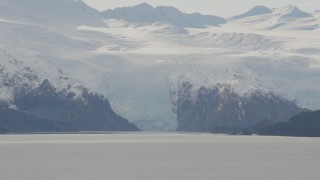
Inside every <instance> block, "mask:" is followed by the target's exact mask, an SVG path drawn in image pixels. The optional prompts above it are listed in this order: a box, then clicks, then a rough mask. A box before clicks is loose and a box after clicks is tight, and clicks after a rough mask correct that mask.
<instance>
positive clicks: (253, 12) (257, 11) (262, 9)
mask: <svg viewBox="0 0 320 180" xmlns="http://www.w3.org/2000/svg"><path fill="white" fill-rule="evenodd" d="M270 13H272V10H271V9H270V8H268V7H266V6H256V7H254V8H252V9H250V10H249V11H248V12H246V13H243V14H240V15H238V16H235V17H233V18H232V19H241V18H246V17H251V16H257V15H262V14H270Z"/></svg>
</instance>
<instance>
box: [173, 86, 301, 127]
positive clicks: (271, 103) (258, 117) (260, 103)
mask: <svg viewBox="0 0 320 180" xmlns="http://www.w3.org/2000/svg"><path fill="white" fill-rule="evenodd" d="M192 88H193V86H192V84H190V83H189V82H184V83H182V85H181V87H180V88H179V91H178V92H175V93H174V94H175V95H176V96H177V99H176V102H175V105H176V113H177V118H178V123H179V124H178V128H177V130H178V131H197V132H223V133H231V132H237V131H242V130H246V129H251V128H252V127H253V126H254V125H256V124H257V123H259V122H260V121H264V120H269V121H272V122H281V121H287V120H288V119H289V118H290V117H292V116H294V115H296V114H298V113H300V112H302V111H305V110H304V109H301V108H299V107H298V106H297V105H296V104H295V103H294V102H290V101H287V100H285V99H282V98H280V97H279V96H276V95H274V94H272V93H268V94H265V93H262V92H258V91H257V92H250V93H247V94H244V95H242V96H241V95H238V94H237V93H236V92H234V91H233V89H232V88H231V87H230V86H229V85H227V84H220V85H217V86H216V87H209V88H208V87H201V88H200V89H198V90H193V89H192Z"/></svg>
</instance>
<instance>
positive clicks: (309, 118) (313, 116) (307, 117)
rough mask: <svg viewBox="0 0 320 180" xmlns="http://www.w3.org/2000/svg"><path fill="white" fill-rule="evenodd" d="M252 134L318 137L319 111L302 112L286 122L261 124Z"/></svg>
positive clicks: (319, 125) (265, 122)
mask: <svg viewBox="0 0 320 180" xmlns="http://www.w3.org/2000/svg"><path fill="white" fill-rule="evenodd" d="M253 132H254V133H256V134H260V135H273V136H303V137H304V136H306V137H320V111H313V112H311V111H310V112H303V113H300V114H298V115H296V116H294V117H292V118H291V119H290V120H289V121H288V122H280V123H272V122H267V121H264V122H261V123H259V124H257V125H256V126H255V127H254V129H253Z"/></svg>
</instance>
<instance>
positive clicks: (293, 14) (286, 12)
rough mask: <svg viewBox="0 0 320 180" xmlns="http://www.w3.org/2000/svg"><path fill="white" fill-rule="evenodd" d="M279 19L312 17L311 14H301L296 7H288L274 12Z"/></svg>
mask: <svg viewBox="0 0 320 180" xmlns="http://www.w3.org/2000/svg"><path fill="white" fill-rule="evenodd" d="M275 12H276V13H277V14H278V15H279V16H280V17H281V18H289V19H290V18H307V17H312V15H311V14H309V13H306V12H303V11H302V10H300V9H299V8H298V7H296V6H292V5H288V6H285V7H283V8H279V9H277V10H276V11H275Z"/></svg>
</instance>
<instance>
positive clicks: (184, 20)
mask: <svg viewBox="0 0 320 180" xmlns="http://www.w3.org/2000/svg"><path fill="white" fill-rule="evenodd" d="M102 14H103V17H104V18H106V19H118V20H125V21H127V22H128V23H134V24H136V23H148V24H153V23H156V22H162V23H167V24H171V25H174V26H179V27H183V28H186V27H198V28H201V27H206V26H218V25H220V24H224V23H225V20H224V19H223V18H220V17H216V16H209V15H202V14H200V13H194V14H186V13H183V12H181V11H180V10H178V9H177V8H175V7H170V6H159V7H156V8H153V7H152V6H150V5H149V4H147V3H142V4H139V5H136V6H131V7H122V8H116V9H113V10H110V9H109V10H107V11H104V12H103V13H102Z"/></svg>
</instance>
